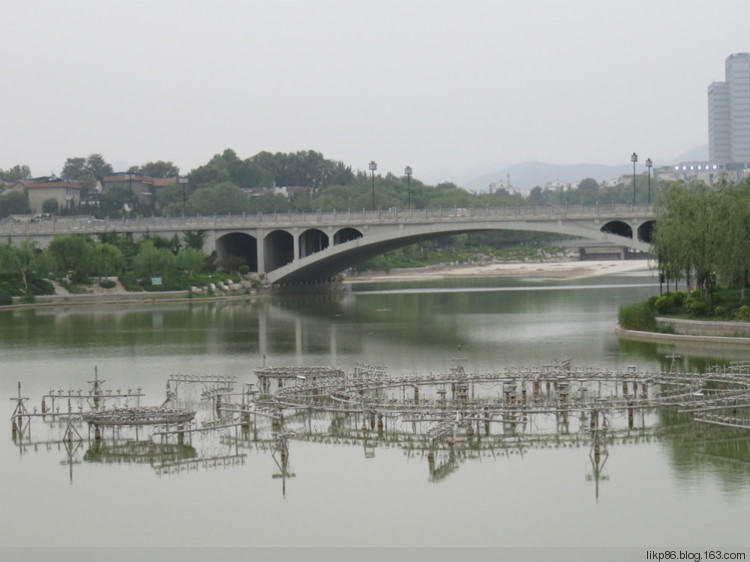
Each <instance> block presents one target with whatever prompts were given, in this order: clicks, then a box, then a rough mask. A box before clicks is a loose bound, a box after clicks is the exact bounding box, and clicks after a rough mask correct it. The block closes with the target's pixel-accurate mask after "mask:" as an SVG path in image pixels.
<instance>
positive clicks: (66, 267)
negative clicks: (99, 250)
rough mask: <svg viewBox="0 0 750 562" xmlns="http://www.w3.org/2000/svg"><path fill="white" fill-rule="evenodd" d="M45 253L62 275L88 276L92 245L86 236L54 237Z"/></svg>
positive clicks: (67, 235)
mask: <svg viewBox="0 0 750 562" xmlns="http://www.w3.org/2000/svg"><path fill="white" fill-rule="evenodd" d="M47 251H48V252H49V254H50V255H51V256H52V257H53V258H54V260H55V261H56V263H57V267H58V271H61V272H62V273H64V274H65V273H67V272H72V273H73V274H75V275H78V276H81V277H86V276H88V274H89V271H90V268H91V265H92V262H93V260H92V257H93V253H94V244H93V242H92V241H91V239H90V238H89V237H88V236H85V235H83V234H65V235H61V236H55V237H54V238H53V239H52V241H51V242H50V244H49V247H48V248H47Z"/></svg>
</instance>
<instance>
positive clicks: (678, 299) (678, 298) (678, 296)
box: [670, 291, 687, 308]
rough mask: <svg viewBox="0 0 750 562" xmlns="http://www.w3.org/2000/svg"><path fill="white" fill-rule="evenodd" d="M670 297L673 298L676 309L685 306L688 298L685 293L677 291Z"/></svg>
mask: <svg viewBox="0 0 750 562" xmlns="http://www.w3.org/2000/svg"><path fill="white" fill-rule="evenodd" d="M670 296H671V297H672V301H673V302H674V306H675V308H679V307H681V306H682V305H683V304H685V299H686V298H687V295H686V294H685V293H684V292H683V291H675V292H674V293H672V294H671V295H670Z"/></svg>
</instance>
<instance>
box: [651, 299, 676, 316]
mask: <svg viewBox="0 0 750 562" xmlns="http://www.w3.org/2000/svg"><path fill="white" fill-rule="evenodd" d="M672 307H674V299H673V298H672V297H671V296H669V295H665V296H663V297H659V298H658V299H656V302H654V309H655V310H656V312H658V313H659V314H668V313H669V311H670V310H671V309H672Z"/></svg>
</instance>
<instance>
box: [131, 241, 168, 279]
mask: <svg viewBox="0 0 750 562" xmlns="http://www.w3.org/2000/svg"><path fill="white" fill-rule="evenodd" d="M174 264H175V257H174V254H172V252H170V251H169V250H168V249H166V248H162V249H161V250H158V249H157V248H156V247H155V246H154V244H153V242H150V241H147V242H144V243H143V244H141V250H140V252H138V255H137V256H135V258H134V259H133V272H134V273H135V275H136V277H140V278H147V279H150V278H152V277H160V276H165V275H168V274H169V273H170V272H171V271H172V270H173V269H174Z"/></svg>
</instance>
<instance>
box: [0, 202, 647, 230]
mask: <svg viewBox="0 0 750 562" xmlns="http://www.w3.org/2000/svg"><path fill="white" fill-rule="evenodd" d="M651 216H653V206H651V205H619V204H617V205H616V204H608V205H555V206H534V205H516V206H512V207H467V208H456V207H453V208H427V209H398V208H392V209H381V210H377V211H368V210H364V209H363V210H361V211H351V210H347V211H331V212H301V213H291V212H289V213H248V214H244V213H243V214H238V215H231V214H230V215H213V216H190V217H138V218H122V219H94V218H91V217H55V218H52V219H43V220H14V219H12V218H7V219H5V220H4V221H2V222H0V235H2V236H33V235H55V234H74V233H84V234H96V233H99V232H110V231H118V232H148V231H180V230H210V229H214V228H221V229H224V228H257V227H273V226H279V227H282V226H313V225H343V224H347V223H348V224H351V225H352V226H356V225H357V224H373V223H376V224H388V223H391V224H392V223H401V222H424V221H435V220H439V221H450V220H457V221H468V222H470V221H486V220H515V219H519V220H535V219H536V220H549V219H581V218H630V217H637V218H649V217H651Z"/></svg>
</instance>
